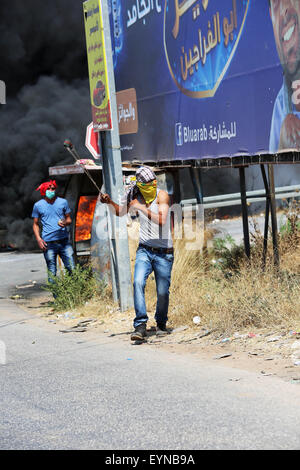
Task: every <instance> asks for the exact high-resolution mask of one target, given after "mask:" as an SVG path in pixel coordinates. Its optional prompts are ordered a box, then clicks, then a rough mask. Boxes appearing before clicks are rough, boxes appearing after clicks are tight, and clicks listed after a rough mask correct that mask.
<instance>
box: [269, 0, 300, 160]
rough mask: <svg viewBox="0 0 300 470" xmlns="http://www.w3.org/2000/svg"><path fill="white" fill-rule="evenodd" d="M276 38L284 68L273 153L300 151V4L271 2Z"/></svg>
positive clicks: (274, 119) (282, 0) (295, 1)
mask: <svg viewBox="0 0 300 470" xmlns="http://www.w3.org/2000/svg"><path fill="white" fill-rule="evenodd" d="M269 5H270V15H271V20H272V24H273V31H274V37H275V42H276V47H277V52H278V55H279V59H280V63H281V65H282V68H283V84H282V87H281V89H280V91H279V93H278V95H277V98H276V101H275V104H274V109H273V116H272V124H271V132H270V142H269V150H270V152H272V153H276V152H278V151H280V150H285V149H298V150H299V149H300V99H299V97H300V92H299V87H300V81H299V80H300V1H299V0H269Z"/></svg>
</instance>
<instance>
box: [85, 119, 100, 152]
mask: <svg viewBox="0 0 300 470" xmlns="http://www.w3.org/2000/svg"><path fill="white" fill-rule="evenodd" d="M85 146H86V147H87V149H88V150H89V151H90V152H91V154H92V155H93V157H94V158H96V159H98V158H100V157H101V152H100V148H99V139H98V132H95V131H94V128H93V123H92V122H91V123H90V124H89V125H88V126H87V128H86V138H85Z"/></svg>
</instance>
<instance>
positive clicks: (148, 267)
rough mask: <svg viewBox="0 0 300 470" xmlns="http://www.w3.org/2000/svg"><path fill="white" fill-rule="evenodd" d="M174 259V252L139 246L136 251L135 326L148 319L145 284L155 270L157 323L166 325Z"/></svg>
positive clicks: (134, 286) (134, 283) (134, 285)
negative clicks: (155, 250)
mask: <svg viewBox="0 0 300 470" xmlns="http://www.w3.org/2000/svg"><path fill="white" fill-rule="evenodd" d="M173 261H174V255H173V254H167V253H153V252H152V251H151V250H149V249H147V248H144V247H139V248H138V250H137V252H136V260H135V269H134V282H133V290H134V308H135V315H136V316H135V319H134V322H133V326H134V328H136V327H137V326H138V325H141V324H142V323H146V322H147V320H148V316H147V310H146V302H145V286H146V281H147V279H148V277H149V276H150V274H151V273H152V272H153V271H154V275H155V281H156V292H157V304H156V312H155V320H156V323H160V324H163V325H165V324H166V322H167V320H168V307H169V287H170V282H171V271H172V266H173Z"/></svg>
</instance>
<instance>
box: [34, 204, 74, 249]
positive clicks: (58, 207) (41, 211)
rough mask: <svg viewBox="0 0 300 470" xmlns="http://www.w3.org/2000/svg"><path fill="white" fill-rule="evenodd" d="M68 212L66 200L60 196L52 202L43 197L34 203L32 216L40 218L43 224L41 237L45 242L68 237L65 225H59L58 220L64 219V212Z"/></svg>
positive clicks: (69, 211)
mask: <svg viewBox="0 0 300 470" xmlns="http://www.w3.org/2000/svg"><path fill="white" fill-rule="evenodd" d="M70 213H71V210H70V207H69V204H68V201H67V200H66V199H63V198H61V197H57V198H56V199H55V201H54V202H53V204H49V203H48V202H47V201H46V200H45V199H41V200H40V201H38V202H36V203H35V204H34V206H33V210H32V217H34V218H39V219H40V221H41V223H42V226H43V230H42V239H43V240H44V241H45V242H51V241H53V240H62V239H64V238H68V236H69V234H68V231H67V229H66V227H65V228H63V227H60V226H59V225H58V221H59V220H60V219H64V218H65V216H66V214H70Z"/></svg>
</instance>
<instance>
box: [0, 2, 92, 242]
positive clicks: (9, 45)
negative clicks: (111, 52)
mask: <svg viewBox="0 0 300 470" xmlns="http://www.w3.org/2000/svg"><path fill="white" fill-rule="evenodd" d="M0 61H1V64H2V67H1V72H0V79H1V80H3V81H4V82H5V83H6V91H7V97H6V103H7V104H5V105H2V106H0V183H1V184H0V187H1V191H0V229H1V228H2V229H7V230H8V235H7V239H8V241H9V242H10V243H16V244H17V245H18V246H19V247H20V248H23V249H24V248H25V249H26V248H27V249H31V248H32V247H35V242H34V238H33V233H32V228H31V227H32V219H31V211H32V206H33V204H34V202H35V201H36V200H37V199H39V193H37V192H35V188H36V187H37V186H38V185H39V184H40V183H41V182H42V181H44V180H47V179H48V178H49V173H48V168H49V167H50V166H53V165H57V164H64V163H73V162H72V161H70V155H69V154H68V153H67V152H66V151H65V149H64V147H63V142H64V140H65V139H66V138H70V139H71V140H72V142H73V143H74V144H75V146H76V148H77V150H78V151H79V153H80V155H82V157H83V158H90V156H89V155H88V152H87V150H86V149H85V147H84V138H85V129H86V126H87V124H89V122H90V121H91V109H90V101H89V83H88V79H87V73H88V72H87V61H86V48H85V33H84V24H83V13H82V1H81V0H51V2H47V4H46V5H45V4H44V3H43V2H41V1H40V0H27V1H26V2H20V1H19V0H9V1H8V0H1V4H0Z"/></svg>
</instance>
